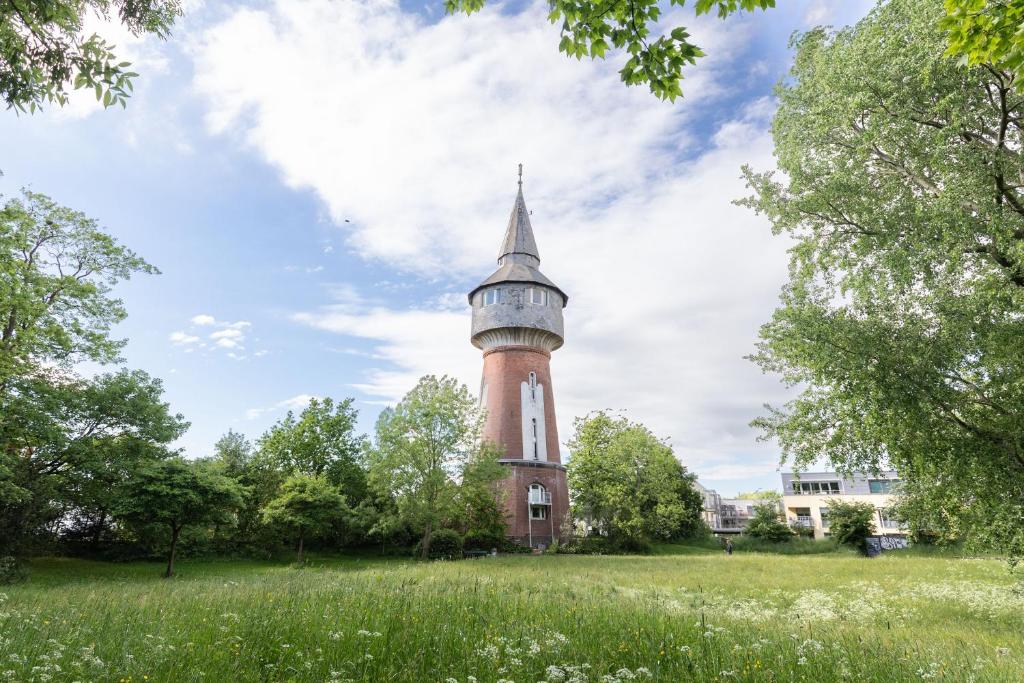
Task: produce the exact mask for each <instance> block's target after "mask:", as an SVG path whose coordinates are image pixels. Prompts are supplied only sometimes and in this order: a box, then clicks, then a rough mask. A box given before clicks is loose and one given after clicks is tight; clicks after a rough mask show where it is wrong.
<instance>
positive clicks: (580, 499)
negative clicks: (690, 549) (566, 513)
mask: <svg viewBox="0 0 1024 683" xmlns="http://www.w3.org/2000/svg"><path fill="white" fill-rule="evenodd" d="M569 450H570V451H571V452H572V457H571V458H570V460H569V464H568V465H567V467H566V470H567V472H566V474H567V477H568V481H569V488H570V490H571V491H572V507H573V513H574V515H575V517H576V518H577V519H580V520H587V521H588V522H589V523H590V524H591V526H593V527H594V528H595V529H596V531H597V532H598V533H602V534H604V535H607V536H609V537H610V538H611V539H612V540H623V541H627V542H636V541H642V540H651V539H659V540H669V539H674V538H682V537H686V536H690V535H694V534H696V533H698V532H699V531H700V530H701V528H702V526H701V525H702V522H701V518H700V514H701V511H702V509H703V500H702V498H701V496H700V494H699V493H698V492H697V490H696V489H695V488H694V486H693V484H694V482H695V481H696V477H695V476H694V475H693V474H690V473H688V472H687V471H686V468H685V467H683V465H682V464H681V463H680V462H679V461H678V460H677V459H676V457H675V455H674V454H673V452H672V448H671V447H669V446H668V445H667V444H666V443H664V442H663V441H661V440H660V439H658V438H657V437H656V436H655V435H654V434H653V433H651V431H650V430H649V429H647V428H646V427H644V426H643V425H641V424H636V423H632V422H630V421H629V420H627V419H626V418H624V417H614V416H612V415H609V414H608V413H606V412H597V413H594V414H592V415H588V416H586V417H583V418H577V419H576V422H575V431H574V434H573V437H572V439H571V440H570V441H569Z"/></svg>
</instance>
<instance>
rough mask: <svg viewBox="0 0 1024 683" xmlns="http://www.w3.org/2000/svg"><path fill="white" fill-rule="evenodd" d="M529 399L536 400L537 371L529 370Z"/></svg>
mask: <svg viewBox="0 0 1024 683" xmlns="http://www.w3.org/2000/svg"><path fill="white" fill-rule="evenodd" d="M530 400H531V401H536V400H537V373H536V372H531V373H530Z"/></svg>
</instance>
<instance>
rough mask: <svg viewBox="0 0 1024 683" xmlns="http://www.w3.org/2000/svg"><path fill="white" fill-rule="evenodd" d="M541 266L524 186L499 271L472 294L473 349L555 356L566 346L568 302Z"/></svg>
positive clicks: (505, 243)
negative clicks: (533, 351)
mask: <svg viewBox="0 0 1024 683" xmlns="http://www.w3.org/2000/svg"><path fill="white" fill-rule="evenodd" d="M539 266H540V253H539V252H538V251H537V241H536V240H535V239H534V237H533V226H532V225H530V212H529V210H527V208H526V200H525V199H523V186H522V182H520V184H519V192H518V193H517V195H516V201H515V204H513V206H512V214H511V215H510V216H509V219H508V228H507V229H506V230H505V239H504V241H503V242H502V244H501V249H500V250H499V252H498V269H497V270H496V271H494V272H493V273H492V274H491V276H490V277H489V278H487V279H486V280H484V281H483V282H481V283H480V284H479V285H477V287H476V289H474V290H473V291H472V292H470V293H469V304H470V305H471V306H472V307H473V332H472V336H471V339H472V341H473V346H475V347H477V348H478V349H485V350H486V349H493V348H495V347H498V346H532V347H535V348H539V349H542V350H544V351H549V352H550V351H554V350H555V349H557V348H558V347H560V346H561V345H562V341H563V339H564V332H563V329H562V309H563V308H565V305H566V304H567V303H568V301H569V297H567V296H566V295H565V292H563V291H562V290H561V289H559V288H558V287H557V286H556V285H555V283H554V282H552V281H551V280H549V279H547V278H546V277H544V274H543V273H541V272H540V270H538V268H539Z"/></svg>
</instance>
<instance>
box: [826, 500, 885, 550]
mask: <svg viewBox="0 0 1024 683" xmlns="http://www.w3.org/2000/svg"><path fill="white" fill-rule="evenodd" d="M828 518H829V531H830V532H832V537H833V538H834V539H836V541H838V542H839V543H842V544H843V545H848V546H850V547H851V548H856V549H857V550H859V551H860V552H861V553H863V554H865V555H866V554H867V546H866V545H865V544H864V541H865V540H866V539H867V537H868V536H870V535H871V534H872V533H873V532H874V529H875V506H874V505H872V504H871V503H844V502H836V503H832V504H831V505H829V507H828Z"/></svg>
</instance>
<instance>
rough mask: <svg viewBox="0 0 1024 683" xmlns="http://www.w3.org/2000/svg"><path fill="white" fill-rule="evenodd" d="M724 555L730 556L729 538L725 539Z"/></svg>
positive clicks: (730, 542)
mask: <svg viewBox="0 0 1024 683" xmlns="http://www.w3.org/2000/svg"><path fill="white" fill-rule="evenodd" d="M725 554H726V555H732V539H731V538H727V539H725Z"/></svg>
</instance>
